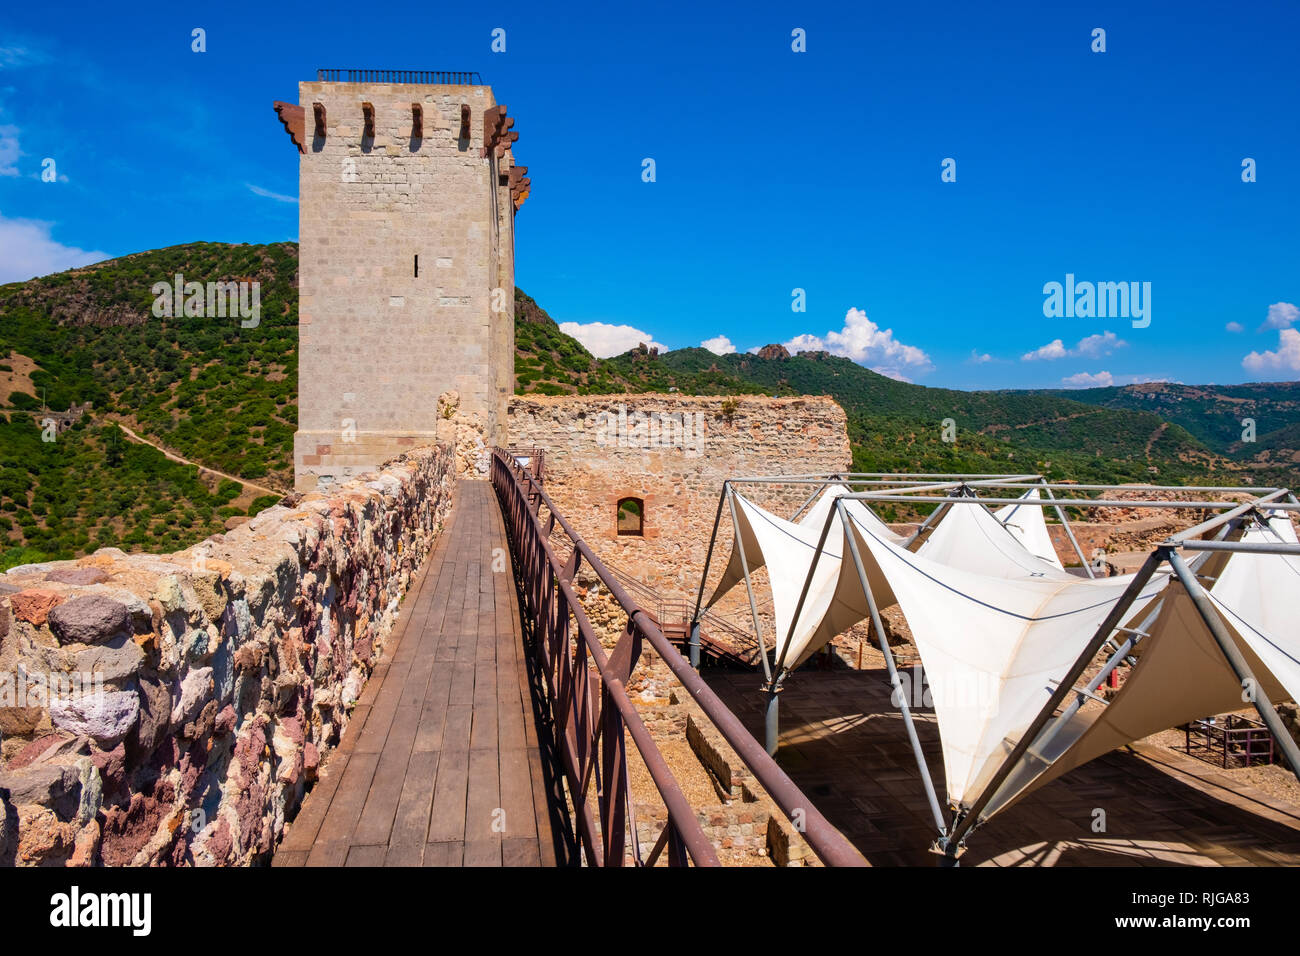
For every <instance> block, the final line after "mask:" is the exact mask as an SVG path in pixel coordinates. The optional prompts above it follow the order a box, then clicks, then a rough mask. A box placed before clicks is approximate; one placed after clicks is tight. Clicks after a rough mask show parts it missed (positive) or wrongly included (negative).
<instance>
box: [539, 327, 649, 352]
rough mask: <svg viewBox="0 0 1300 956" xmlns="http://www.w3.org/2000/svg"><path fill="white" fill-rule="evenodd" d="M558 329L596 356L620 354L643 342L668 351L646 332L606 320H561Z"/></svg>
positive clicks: (647, 345)
mask: <svg viewBox="0 0 1300 956" xmlns="http://www.w3.org/2000/svg"><path fill="white" fill-rule="evenodd" d="M560 331H561V332H563V333H564V334H565V335H572V336H573V337H574V338H575V339H577V340H578V341H579V342H581V343H582V345H583V347H584V348H585V349H586V350H587V351H588V352H590V353H591V354H592V355H594V356H596V358H610V357H612V356H615V355H622V354H623V353H624V352H626V351H627V350H628V349H634V348H636V347H637V346H638V345H641V344H643V343H644V344H645V346H646V347H647V348H652V349H658V350H659V351H661V352H666V351H668V346H666V345H661V344H660V343H658V342H656V341H654V339H653V338H652V337H651V336H650V333H648V332H642V331H641V330H640V329H634V328H632V326H630V325H610V324H608V323H606V322H583V323H579V322H561V323H560Z"/></svg>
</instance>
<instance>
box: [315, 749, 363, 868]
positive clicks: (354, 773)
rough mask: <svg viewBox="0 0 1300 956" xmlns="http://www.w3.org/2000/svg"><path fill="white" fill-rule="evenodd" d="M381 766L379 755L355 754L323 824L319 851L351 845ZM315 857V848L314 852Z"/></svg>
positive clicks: (319, 837) (317, 838)
mask: <svg viewBox="0 0 1300 956" xmlns="http://www.w3.org/2000/svg"><path fill="white" fill-rule="evenodd" d="M378 765H379V754H371V753H359V754H353V755H352V757H351V758H350V759H349V760H348V768H347V770H346V771H344V773H343V779H342V780H340V781H339V787H338V791H337V792H336V793H335V794H334V799H333V800H331V801H330V807H329V810H328V811H326V813H325V819H324V821H322V823H321V828H320V832H319V834H318V835H317V837H316V844H315V847H317V848H318V847H320V846H321V844H323V843H349V842H351V838H352V831H353V829H354V828H355V827H356V825H357V820H358V819H359V818H360V817H361V810H362V808H363V807H364V806H365V800H366V796H367V794H369V792H370V782H371V780H373V779H374V776H375V768H376V767H377V766H378ZM312 852H313V854H314V853H315V848H313V851H312Z"/></svg>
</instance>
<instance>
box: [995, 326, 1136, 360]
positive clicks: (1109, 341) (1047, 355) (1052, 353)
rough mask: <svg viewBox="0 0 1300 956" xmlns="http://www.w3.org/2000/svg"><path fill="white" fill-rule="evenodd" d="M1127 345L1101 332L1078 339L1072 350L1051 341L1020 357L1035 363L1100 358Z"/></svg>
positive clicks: (1055, 341) (1111, 334)
mask: <svg viewBox="0 0 1300 956" xmlns="http://www.w3.org/2000/svg"><path fill="white" fill-rule="evenodd" d="M1127 344H1128V343H1127V342H1125V341H1124V340H1123V339H1121V338H1120V337H1119V336H1118V335H1116V334H1115V333H1114V332H1102V333H1101V334H1099V335H1088V336H1085V337H1084V338H1081V339H1079V342H1078V344H1076V345H1075V346H1074V348H1072V349H1067V348H1066V347H1065V343H1064V342H1062V341H1061V340H1060V339H1053V340H1052V341H1050V342H1048V343H1047V344H1046V345H1040V346H1039V347H1038V348H1036V349H1034V350H1033V351H1032V352H1026V353H1025V354H1024V355H1022V356H1020V361H1022V362H1035V361H1038V360H1040V359H1043V360H1046V361H1049V362H1050V361H1052V360H1054V359H1061V358H1067V357H1068V358H1101V357H1102V356H1103V355H1109V354H1110V353H1111V352H1113V351H1115V350H1116V349H1118V348H1123V347H1124V346H1125V345H1127Z"/></svg>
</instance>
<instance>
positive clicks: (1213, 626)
mask: <svg viewBox="0 0 1300 956" xmlns="http://www.w3.org/2000/svg"><path fill="white" fill-rule="evenodd" d="M1297 550H1298V551H1300V549H1297ZM1169 564H1170V565H1171V566H1172V567H1173V569H1174V574H1176V575H1178V580H1179V581H1180V582H1181V583H1182V585H1183V588H1184V589H1186V591H1187V595H1188V597H1190V598H1191V599H1192V603H1193V604H1195V605H1196V611H1197V613H1198V614H1200V616H1201V620H1202V621H1204V622H1205V626H1206V627H1207V628H1209V629H1210V634H1211V636H1212V637H1213V638H1214V643H1215V644H1218V645H1219V650H1220V651H1222V652H1223V656H1224V657H1225V658H1226V659H1227V661H1228V666H1229V667H1231V668H1232V672H1233V673H1234V674H1236V675H1237V680H1239V681H1241V686H1242V688H1243V690H1244V691H1245V693H1247V694H1248V695H1249V697H1250V702H1251V703H1252V704H1254V705H1255V710H1257V711H1258V712H1259V716H1260V718H1261V719H1262V720H1263V721H1264V723H1265V725H1267V727H1268V730H1269V733H1271V734H1272V735H1273V737H1274V739H1275V740H1276V741H1277V744H1278V746H1279V747H1280V748H1281V750H1282V753H1283V754H1284V755H1285V756H1286V761H1287V763H1288V764H1289V765H1290V767H1291V772H1292V773H1293V774H1295V778H1296V780H1300V746H1297V745H1296V742H1295V738H1293V737H1292V736H1291V733H1290V732H1289V731H1288V730H1287V729H1286V725H1284V724H1283V723H1282V718H1280V717H1279V716H1278V715H1277V709H1276V708H1275V707H1274V706H1273V702H1272V701H1270V700H1269V699H1268V695H1267V694H1265V693H1263V691H1262V689H1261V688H1260V684H1259V680H1258V679H1257V678H1256V677H1255V675H1254V673H1252V671H1251V669H1250V665H1249V664H1248V663H1247V662H1246V657H1245V655H1243V654H1242V653H1241V649H1240V648H1238V647H1237V644H1236V642H1235V641H1233V639H1232V635H1231V634H1229V633H1228V629H1227V627H1226V626H1224V623H1223V620H1222V619H1221V618H1220V617H1219V614H1218V612H1217V611H1215V609H1214V605H1213V604H1211V603H1210V599H1209V597H1207V596H1206V594H1205V589H1204V588H1203V587H1201V583H1200V582H1199V581H1197V580H1196V575H1194V574H1193V573H1192V572H1191V569H1190V568H1188V567H1187V563H1186V562H1185V561H1184V560H1183V557H1182V555H1180V554H1178V553H1177V552H1176V551H1171V552H1170V553H1169Z"/></svg>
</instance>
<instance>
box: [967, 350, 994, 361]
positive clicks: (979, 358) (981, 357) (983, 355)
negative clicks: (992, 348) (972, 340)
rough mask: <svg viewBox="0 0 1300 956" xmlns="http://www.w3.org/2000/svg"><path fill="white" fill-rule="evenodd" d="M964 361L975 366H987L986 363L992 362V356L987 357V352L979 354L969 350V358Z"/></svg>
mask: <svg viewBox="0 0 1300 956" xmlns="http://www.w3.org/2000/svg"><path fill="white" fill-rule="evenodd" d="M966 361H968V362H972V363H974V364H975V365H985V364H987V363H988V362H992V361H993V356H992V355H989V353H988V352H982V353H981V352H977V351H975V350H974V349H971V350H970V358H968V359H967V360H966Z"/></svg>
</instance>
